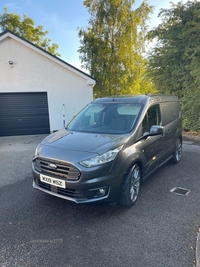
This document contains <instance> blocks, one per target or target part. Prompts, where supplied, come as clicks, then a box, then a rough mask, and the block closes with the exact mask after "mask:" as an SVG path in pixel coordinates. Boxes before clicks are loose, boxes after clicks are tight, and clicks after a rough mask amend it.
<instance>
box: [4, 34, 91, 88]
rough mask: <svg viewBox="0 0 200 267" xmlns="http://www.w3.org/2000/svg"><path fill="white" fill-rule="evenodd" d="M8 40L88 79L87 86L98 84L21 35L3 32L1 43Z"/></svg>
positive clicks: (87, 75)
mask: <svg viewBox="0 0 200 267" xmlns="http://www.w3.org/2000/svg"><path fill="white" fill-rule="evenodd" d="M6 38H13V39H14V40H16V41H18V42H20V43H22V44H23V45H26V46H27V47H29V48H31V49H33V50H35V51H37V52H38V53H40V54H41V55H43V56H45V57H47V58H49V59H50V60H52V61H54V62H56V63H57V64H60V65H61V66H63V67H65V68H66V69H68V70H70V71H72V72H74V73H76V74H77V75H79V76H81V77H82V78H84V79H86V80H87V84H88V85H93V86H94V85H95V84H96V80H95V79H94V78H93V77H92V76H90V75H89V74H87V73H85V72H83V71H81V70H79V69H77V68H76V67H74V66H72V65H70V64H69V63H67V62H66V61H64V60H62V59H60V58H58V57H56V56H54V55H52V54H51V53H49V52H47V51H46V50H44V49H42V48H41V47H39V46H37V45H35V44H33V43H31V42H29V41H28V40H26V39H24V38H22V37H20V36H19V35H17V34H15V33H13V32H11V31H9V30H6V31H4V32H2V33H1V34H0V42H1V41H2V40H4V39H6Z"/></svg>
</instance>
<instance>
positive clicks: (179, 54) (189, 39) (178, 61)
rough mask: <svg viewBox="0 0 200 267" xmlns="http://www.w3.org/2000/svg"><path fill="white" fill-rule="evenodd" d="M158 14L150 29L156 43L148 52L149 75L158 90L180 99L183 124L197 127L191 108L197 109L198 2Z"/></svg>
mask: <svg viewBox="0 0 200 267" xmlns="http://www.w3.org/2000/svg"><path fill="white" fill-rule="evenodd" d="M159 16H160V17H161V18H162V23H161V24H160V25H159V26H158V27H157V28H156V29H154V30H152V31H150V32H149V38H151V40H154V41H155V42H156V46H155V47H154V48H153V49H152V51H151V52H150V55H149V76H150V77H151V78H152V81H153V82H154V84H155V86H156V88H157V90H159V91H160V92H163V93H170V94H174V95H177V96H178V97H179V98H180V99H181V100H182V110H183V115H184V116H183V122H184V127H185V128H186V129H192V130H195V129H196V130H199V129H200V121H199V120H196V119H195V117H194V116H193V111H194V110H195V109H196V110H200V103H199V92H200V75H199V73H200V45H199V44H200V34H199V33H200V2H197V1H194V2H191V1H188V2H187V3H186V4H183V3H182V2H179V3H178V4H176V5H175V4H172V6H171V8H170V9H161V11H160V13H159ZM191 103H193V107H195V108H194V109H193V111H192V109H191V108H190V105H191ZM191 125H193V127H191Z"/></svg>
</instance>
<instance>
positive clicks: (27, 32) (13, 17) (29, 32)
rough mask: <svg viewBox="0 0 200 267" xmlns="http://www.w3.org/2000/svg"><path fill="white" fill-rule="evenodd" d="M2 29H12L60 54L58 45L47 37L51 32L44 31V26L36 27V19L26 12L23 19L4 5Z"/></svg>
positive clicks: (47, 49)
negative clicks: (28, 15)
mask: <svg viewBox="0 0 200 267" xmlns="http://www.w3.org/2000/svg"><path fill="white" fill-rule="evenodd" d="M0 29H1V31H2V32H3V31H6V30H9V31H12V32H13V33H15V34H17V35H19V36H20V37H22V38H24V39H26V40H28V41H30V42H31V43H33V44H35V45H37V46H39V47H41V48H43V49H44V50H46V51H48V52H49V53H51V54H53V55H55V56H60V54H59V53H58V52H57V50H58V45H57V44H50V43H51V40H50V39H49V38H45V36H46V35H47V34H48V33H49V32H48V31H44V30H43V26H41V25H39V26H37V27H35V23H34V21H33V20H32V19H31V18H29V17H27V16H26V15H25V14H24V15H23V19H22V18H21V16H20V15H18V14H14V13H8V9H7V8H6V7H4V13H3V15H0Z"/></svg>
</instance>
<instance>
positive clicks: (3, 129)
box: [0, 92, 50, 136]
mask: <svg viewBox="0 0 200 267" xmlns="http://www.w3.org/2000/svg"><path fill="white" fill-rule="evenodd" d="M0 122H1V123H0V136H12V135H30V134H48V133H50V126H49V111H48V100H47V92H27V93H0Z"/></svg>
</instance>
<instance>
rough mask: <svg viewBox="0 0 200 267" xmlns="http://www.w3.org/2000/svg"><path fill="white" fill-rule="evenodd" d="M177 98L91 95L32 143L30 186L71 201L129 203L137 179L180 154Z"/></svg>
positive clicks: (133, 198) (137, 185) (133, 199)
mask: <svg viewBox="0 0 200 267" xmlns="http://www.w3.org/2000/svg"><path fill="white" fill-rule="evenodd" d="M181 125H182V124H181V111H180V106H179V101H178V98H177V97H175V96H166V95H137V96H130V97H127V96H125V97H121V96H120V97H116V96H115V97H107V98H101V99H96V100H94V101H93V102H92V103H90V104H89V105H87V106H86V107H85V108H84V109H83V110H82V111H81V112H80V113H79V114H78V115H77V116H76V117H75V118H74V119H73V120H72V121H71V122H70V123H69V124H68V125H67V127H66V128H64V129H62V130H60V131H58V132H56V133H53V134H51V135H49V136H48V137H46V138H45V139H44V140H43V141H42V142H41V144H39V145H38V147H37V149H36V151H35V156H34V158H33V162H32V170H33V177H34V178H33V187H34V188H36V189H39V190H41V191H43V192H46V193H49V194H51V195H54V196H57V197H61V198H64V199H67V200H70V201H74V202H76V203H91V202H110V203H112V202H120V203H122V204H124V205H127V206H132V205H134V204H135V202H136V200H137V198H138V194H139V190H140V185H141V182H142V181H144V180H145V179H146V178H147V177H148V176H149V175H150V174H151V173H153V172H154V171H155V170H156V169H158V168H159V167H160V166H162V165H163V164H164V163H166V162H167V161H168V160H171V161H172V162H174V163H178V162H179V161H180V160H181V154H182V126H181Z"/></svg>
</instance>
